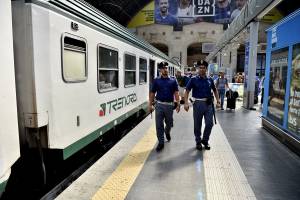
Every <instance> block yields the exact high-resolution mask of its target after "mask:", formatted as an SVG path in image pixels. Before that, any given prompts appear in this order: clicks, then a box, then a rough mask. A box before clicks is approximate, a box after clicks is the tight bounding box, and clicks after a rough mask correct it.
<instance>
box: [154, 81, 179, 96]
mask: <svg viewBox="0 0 300 200" xmlns="http://www.w3.org/2000/svg"><path fill="white" fill-rule="evenodd" d="M175 91H178V83H177V81H176V79H175V78H171V77H168V78H163V77H158V78H156V79H154V81H153V84H152V88H151V90H150V92H153V93H157V94H156V100H158V101H163V102H173V101H174V92H175Z"/></svg>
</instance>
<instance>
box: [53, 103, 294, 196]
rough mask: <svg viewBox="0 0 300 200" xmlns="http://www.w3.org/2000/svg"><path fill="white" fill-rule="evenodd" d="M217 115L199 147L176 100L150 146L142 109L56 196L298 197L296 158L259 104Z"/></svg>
mask: <svg viewBox="0 0 300 200" xmlns="http://www.w3.org/2000/svg"><path fill="white" fill-rule="evenodd" d="M153 116H154V115H153ZM217 119H218V121H217V124H216V125H214V127H213V130H212V134H211V138H210V145H211V150H204V149H203V150H202V151H198V150H196V148H195V141H194V134H193V118H192V109H190V110H189V112H185V111H184V110H183V107H182V109H181V111H180V113H178V114H177V113H176V112H174V127H173V129H172V131H171V137H172V139H171V141H170V142H166V143H165V147H164V149H163V150H162V151H161V152H156V151H155V147H156V145H157V138H156V131H155V123H154V117H153V119H151V117H150V115H149V116H148V117H147V118H145V119H144V120H143V121H142V122H141V123H140V124H139V125H138V126H136V127H135V128H134V129H133V130H132V131H131V132H130V133H128V134H127V135H126V136H125V137H124V138H123V139H122V140H121V141H120V142H118V143H117V144H116V145H115V146H114V147H113V148H112V149H111V150H110V151H109V152H107V153H106V154H105V155H104V156H102V157H101V158H100V159H99V160H98V161H97V162H96V163H95V164H94V165H93V166H92V167H90V168H89V169H88V170H87V171H86V172H85V173H84V174H83V175H82V176H81V177H79V178H78V179H77V180H76V181H75V182H73V183H72V184H71V185H70V186H69V187H68V188H67V189H66V190H65V191H64V192H62V193H61V194H60V195H59V196H58V197H57V198H56V199H58V200H66V199H72V200H85V199H93V200H98V199H99V200H100V199H101V200H102V199H105V200H106V199H128V200H130V199H134V200H136V199H137V200H139V199H141V200H148V199H149V200H150V199H151V200H153V199H159V200H163V199H172V200H192V199H197V200H202V199H203V200H204V199H208V200H216V199H220V200H221V199H228V200H229V199H233V200H234V199H236V200H243V199H248V200H254V199H266V200H269V199H270V200H271V199H272V200H273V199H288V200H294V199H295V200H296V199H298V200H299V197H300V187H299V183H300V170H299V169H300V159H299V157H298V156H297V155H296V154H294V153H293V152H291V151H290V150H289V149H288V148H286V147H285V146H284V145H283V144H281V143H280V142H279V141H278V140H277V139H276V138H274V137H273V136H272V135H270V134H269V133H268V132H267V131H265V130H264V129H263V128H262V127H261V119H260V112H259V109H258V110H257V111H249V110H245V109H243V108H241V107H240V106H238V108H237V109H236V110H235V111H217Z"/></svg>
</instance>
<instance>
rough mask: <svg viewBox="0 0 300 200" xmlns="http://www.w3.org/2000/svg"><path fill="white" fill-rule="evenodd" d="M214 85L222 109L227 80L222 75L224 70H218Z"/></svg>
mask: <svg viewBox="0 0 300 200" xmlns="http://www.w3.org/2000/svg"><path fill="white" fill-rule="evenodd" d="M216 86H217V89H218V92H219V96H220V99H221V110H224V97H225V91H226V89H227V88H229V86H228V80H227V78H225V76H224V72H220V77H219V78H218V79H217V81H216Z"/></svg>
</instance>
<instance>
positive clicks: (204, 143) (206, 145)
mask: <svg viewBox="0 0 300 200" xmlns="http://www.w3.org/2000/svg"><path fill="white" fill-rule="evenodd" d="M201 143H202V144H203V145H204V149H206V150H210V145H209V144H208V142H204V141H201Z"/></svg>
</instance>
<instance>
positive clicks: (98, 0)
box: [85, 0, 152, 26]
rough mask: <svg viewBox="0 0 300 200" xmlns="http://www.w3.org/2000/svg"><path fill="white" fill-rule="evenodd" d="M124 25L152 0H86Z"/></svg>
mask: <svg viewBox="0 0 300 200" xmlns="http://www.w3.org/2000/svg"><path fill="white" fill-rule="evenodd" d="M85 1H86V2H88V3H90V4H91V5H93V6H94V7H96V8H97V9H98V10H100V11H102V12H104V13H105V14H107V15H108V16H109V17H111V18H113V19H114V20H116V21H117V22H119V23H120V24H122V25H123V26H127V24H128V23H129V21H130V20H131V19H132V18H133V17H134V16H135V15H136V14H137V13H138V12H139V11H140V10H141V9H143V8H144V7H145V6H146V5H147V4H148V3H150V2H151V1H152V0H85Z"/></svg>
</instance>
